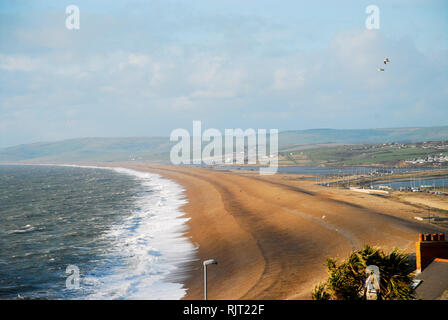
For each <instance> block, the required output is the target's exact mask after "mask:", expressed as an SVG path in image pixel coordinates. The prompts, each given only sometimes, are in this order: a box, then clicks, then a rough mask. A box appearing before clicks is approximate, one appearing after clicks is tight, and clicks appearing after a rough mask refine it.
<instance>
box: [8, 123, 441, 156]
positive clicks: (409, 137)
mask: <svg viewBox="0 0 448 320" xmlns="http://www.w3.org/2000/svg"><path fill="white" fill-rule="evenodd" d="M437 140H448V126H444V127H428V128H391V129H359V130H358V129H356V130H339V129H312V130H297V131H284V132H281V133H280V134H279V149H280V150H286V149H289V148H294V147H296V146H304V145H315V144H357V143H385V142H422V141H437ZM173 144H174V143H172V142H170V141H169V138H168V137H138V138H79V139H70V140H63V141H57V142H42V143H33V144H26V145H19V146H14V147H9V148H4V149H0V162H16V161H39V162H77V161H128V160H133V159H134V160H150V161H168V160H169V151H170V149H171V146H172V145H173Z"/></svg>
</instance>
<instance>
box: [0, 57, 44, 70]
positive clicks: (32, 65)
mask: <svg viewBox="0 0 448 320" xmlns="http://www.w3.org/2000/svg"><path fill="white" fill-rule="evenodd" d="M39 67H40V61H39V59H34V58H31V57H27V56H24V55H3V54H0V69H2V70H6V71H26V72H29V71H33V70H36V69H38V68H39Z"/></svg>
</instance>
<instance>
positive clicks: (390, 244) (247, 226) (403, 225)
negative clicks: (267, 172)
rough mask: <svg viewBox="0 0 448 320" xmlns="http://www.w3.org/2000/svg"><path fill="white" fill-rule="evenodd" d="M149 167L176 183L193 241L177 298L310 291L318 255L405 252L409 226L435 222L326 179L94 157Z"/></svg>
mask: <svg viewBox="0 0 448 320" xmlns="http://www.w3.org/2000/svg"><path fill="white" fill-rule="evenodd" d="M102 165H108V166H112V165H113V166H122V167H128V168H131V169H135V170H141V171H150V172H154V173H158V174H160V175H162V176H164V177H166V178H168V179H172V180H174V181H176V182H177V183H179V184H180V185H182V186H183V187H184V188H185V190H186V191H185V195H186V197H187V199H188V204H186V205H185V206H184V207H183V210H184V211H185V212H186V215H187V216H188V217H189V218H190V220H189V222H188V227H189V229H188V232H187V234H186V235H187V236H188V237H190V239H191V241H192V242H193V243H195V244H196V245H197V246H198V251H197V259H198V260H197V261H194V262H192V263H190V264H189V266H188V267H189V270H190V277H189V278H188V279H187V280H186V281H185V286H186V287H187V288H188V291H187V295H186V297H185V299H202V297H203V273H202V261H203V260H205V259H210V258H214V259H216V260H218V262H219V264H218V265H216V266H215V265H213V266H210V267H209V272H208V279H209V286H208V297H209V299H310V298H311V291H312V289H313V288H314V286H315V285H316V284H317V283H319V282H321V281H324V280H325V279H326V277H327V271H326V258H327V257H336V258H341V259H342V258H345V257H347V256H348V254H349V253H350V252H351V251H352V250H354V249H358V248H360V247H362V246H363V245H364V244H370V245H373V246H379V247H381V248H383V249H385V250H390V249H392V248H394V247H398V248H399V249H402V250H405V251H407V252H409V253H413V252H415V248H414V245H415V241H416V240H417V238H418V233H423V232H435V231H445V232H446V230H445V229H443V228H442V227H438V226H434V225H431V224H428V223H425V222H420V221H416V220H415V219H414V218H413V217H415V216H422V217H424V216H425V215H426V210H424V209H420V208H416V207H415V206H412V205H408V204H405V203H401V202H398V201H394V200H393V199H389V198H387V197H382V196H378V195H369V194H363V193H359V192H354V191H350V190H342V189H333V188H326V187H322V186H317V185H314V184H313V182H312V181H306V180H300V179H298V178H297V175H285V174H276V175H274V176H260V175H258V172H245V171H241V172H219V171H214V170H211V169H201V168H189V167H178V166H167V165H153V164H145V163H121V164H110V163H109V164H102Z"/></svg>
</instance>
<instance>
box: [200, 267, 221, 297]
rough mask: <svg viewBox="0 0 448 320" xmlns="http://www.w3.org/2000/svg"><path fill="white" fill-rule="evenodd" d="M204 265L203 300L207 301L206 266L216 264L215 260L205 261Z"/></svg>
mask: <svg viewBox="0 0 448 320" xmlns="http://www.w3.org/2000/svg"><path fill="white" fill-rule="evenodd" d="M203 264H204V300H207V266H208V265H209V264H218V261H216V260H215V259H210V260H205V261H204V262H203Z"/></svg>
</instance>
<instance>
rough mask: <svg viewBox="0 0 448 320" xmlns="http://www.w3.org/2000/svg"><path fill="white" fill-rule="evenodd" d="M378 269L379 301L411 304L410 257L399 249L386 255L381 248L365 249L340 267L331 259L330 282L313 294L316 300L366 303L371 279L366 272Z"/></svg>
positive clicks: (367, 247)
mask: <svg viewBox="0 0 448 320" xmlns="http://www.w3.org/2000/svg"><path fill="white" fill-rule="evenodd" d="M369 265H376V266H378V268H379V270H380V275H381V281H380V294H379V299H384V300H409V299H412V298H413V296H412V294H413V290H412V289H411V288H410V286H409V285H410V283H411V282H412V276H413V275H412V269H411V267H410V264H409V256H408V255H407V254H405V253H403V252H400V251H399V250H398V249H394V250H393V251H392V252H390V253H388V254H385V253H384V252H383V251H382V250H380V249H378V248H373V247H370V246H367V245H366V246H364V247H363V248H362V249H361V250H358V251H355V252H352V254H351V255H350V256H349V257H348V259H347V260H346V261H343V262H342V263H339V264H338V262H337V261H336V260H335V259H331V258H329V259H327V269H328V273H329V277H328V280H327V281H326V282H325V283H320V284H319V285H317V286H316V287H315V289H314V291H313V293H312V298H313V299H314V300H329V299H333V300H362V299H364V284H365V281H366V279H367V274H366V268H367V266H369Z"/></svg>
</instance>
